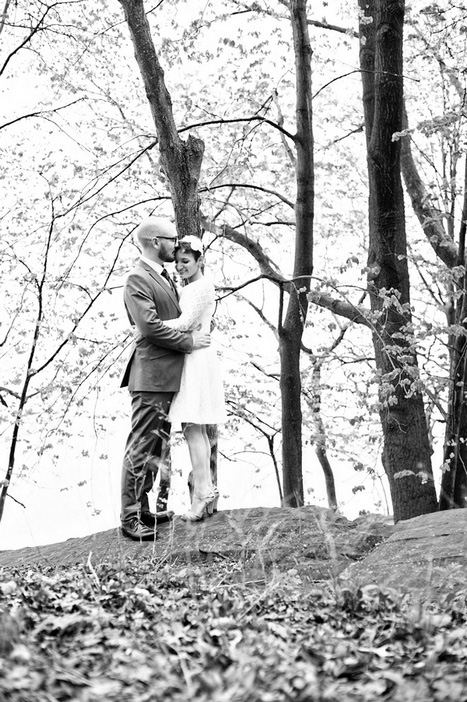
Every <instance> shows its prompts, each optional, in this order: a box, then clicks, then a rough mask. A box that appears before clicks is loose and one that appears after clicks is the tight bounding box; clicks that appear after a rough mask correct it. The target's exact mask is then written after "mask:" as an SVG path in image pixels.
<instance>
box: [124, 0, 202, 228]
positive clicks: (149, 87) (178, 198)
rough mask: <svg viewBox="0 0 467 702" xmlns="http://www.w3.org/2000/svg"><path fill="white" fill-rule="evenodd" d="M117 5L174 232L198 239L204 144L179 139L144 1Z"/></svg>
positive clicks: (130, 1) (139, 0) (126, 0)
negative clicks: (131, 51)
mask: <svg viewBox="0 0 467 702" xmlns="http://www.w3.org/2000/svg"><path fill="white" fill-rule="evenodd" d="M119 2H120V4H121V5H122V7H123V10H124V13H125V19H126V21H127V24H128V27H129V30H130V34H131V38H132V41H133V46H134V50H135V58H136V61H137V63H138V66H139V69H140V72H141V76H142V78H143V82H144V87H145V90H146V96H147V99H148V102H149V105H150V108H151V113H152V116H153V119H154V123H155V125H156V131H157V135H158V138H159V149H160V154H161V166H162V169H163V171H164V175H165V176H166V178H167V179H168V182H169V185H170V193H171V196H172V202H173V206H174V212H175V220H176V226H177V231H178V233H179V235H180V236H183V235H187V234H191V235H194V236H200V235H201V219H200V201H199V195H198V184H199V177H200V172H201V165H202V161H203V155H204V143H203V141H202V140H201V139H198V138H196V137H194V136H192V135H190V136H189V137H188V138H187V140H186V141H183V140H182V139H181V138H180V137H179V134H178V131H177V127H176V125H175V121H174V117H173V110H172V100H171V97H170V94H169V92H168V90H167V87H166V85H165V81H164V71H163V69H162V67H161V65H160V63H159V59H158V56H157V53H156V50H155V47H154V42H153V40H152V36H151V30H150V27H149V22H148V20H147V17H146V12H145V8H144V2H143V0H119Z"/></svg>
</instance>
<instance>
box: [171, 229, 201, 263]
mask: <svg viewBox="0 0 467 702" xmlns="http://www.w3.org/2000/svg"><path fill="white" fill-rule="evenodd" d="M179 251H183V252H184V253H189V254H192V255H193V256H194V259H195V261H198V260H199V259H200V258H201V256H202V255H203V244H202V243H201V239H200V238H199V237H197V236H192V235H191V234H190V235H189V236H184V237H183V239H179V241H178V244H177V246H176V247H175V254H177V253H178V252H179Z"/></svg>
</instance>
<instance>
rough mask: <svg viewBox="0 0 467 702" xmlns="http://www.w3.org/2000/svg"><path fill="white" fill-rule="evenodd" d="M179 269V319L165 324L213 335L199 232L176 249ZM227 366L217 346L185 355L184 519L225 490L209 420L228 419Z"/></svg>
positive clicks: (196, 515) (181, 396) (180, 399)
mask: <svg viewBox="0 0 467 702" xmlns="http://www.w3.org/2000/svg"><path fill="white" fill-rule="evenodd" d="M175 261H176V268H177V272H178V274H179V276H180V277H181V279H182V281H183V283H184V287H183V288H182V291H181V294H180V309H181V311H182V313H181V315H180V317H178V318H177V319H170V320H167V321H165V322H164V324H166V325H167V326H170V327H171V328H172V329H178V330H181V331H193V330H195V329H196V330H202V331H203V332H206V333H208V334H209V332H210V329H211V320H212V315H213V313H214V309H215V294H214V285H213V284H212V283H211V282H210V281H209V280H207V279H206V278H205V277H204V275H203V272H202V266H203V250H202V244H201V240H200V239H199V238H198V237H195V236H186V237H183V239H181V240H180V241H179V243H178V246H177V248H176V249H175ZM226 418H227V416H226V410H225V402H224V389H223V385H222V377H221V368H220V363H219V359H218V357H217V353H216V351H215V349H213V348H212V347H207V348H203V349H196V350H195V351H192V353H190V354H186V355H185V363H184V367H183V373H182V379H181V384H180V390H179V392H178V393H176V394H175V396H174V398H173V401H172V404H171V407H170V411H169V421H170V422H171V423H172V425H175V426H176V425H180V424H181V426H182V430H183V433H184V436H185V438H186V441H187V444H188V450H189V452H190V460H191V464H192V467H193V499H192V503H191V508H190V510H189V511H188V512H187V513H186V514H184V515H182V519H183V520H185V521H190V522H198V521H200V520H201V519H203V518H204V516H205V514H212V511H213V503H214V502H215V501H216V500H217V497H218V495H219V492H218V490H217V488H216V487H215V486H213V484H212V478H211V469H210V457H211V446H210V443H209V439H208V436H207V433H206V424H222V423H223V422H225V421H226Z"/></svg>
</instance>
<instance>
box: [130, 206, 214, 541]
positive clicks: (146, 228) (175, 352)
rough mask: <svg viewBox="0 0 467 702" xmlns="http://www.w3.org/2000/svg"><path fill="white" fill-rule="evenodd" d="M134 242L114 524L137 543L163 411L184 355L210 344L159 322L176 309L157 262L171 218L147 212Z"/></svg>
mask: <svg viewBox="0 0 467 702" xmlns="http://www.w3.org/2000/svg"><path fill="white" fill-rule="evenodd" d="M135 242H136V243H137V244H138V247H139V249H140V250H141V259H140V261H139V262H138V264H137V265H136V267H135V268H134V270H133V271H132V272H131V273H130V274H129V276H128V278H127V280H126V283H125V290H124V301H125V307H126V311H127V314H128V317H129V320H130V323H131V325H132V326H134V327H135V341H134V343H133V348H132V353H131V357H130V360H129V362H128V365H127V367H126V370H125V373H124V376H123V380H122V383H121V387H126V386H128V389H129V391H130V395H131V412H132V416H131V431H130V434H129V436H128V440H127V443H126V448H125V455H124V458H123V471H122V509H121V523H122V533H123V534H124V535H125V536H127V537H129V538H130V539H134V540H137V541H141V540H151V539H154V538H155V527H156V522H157V517H158V515H157V514H153V513H152V512H151V511H150V510H149V500H148V493H149V492H150V491H151V489H152V487H153V484H154V479H155V477H156V475H157V472H158V470H159V469H161V470H162V469H163V467H164V466H163V464H164V460H167V441H168V438H169V435H170V424H169V422H168V421H167V414H168V412H169V409H170V404H171V402H172V398H173V395H174V393H175V392H177V391H178V390H179V388H180V379H181V374H182V369H183V362H184V356H185V354H186V353H191V351H193V350H194V349H198V348H205V347H206V346H209V344H210V336H209V335H208V334H200V333H199V332H193V333H190V332H181V331H175V330H174V329H170V327H167V326H165V325H164V324H163V322H164V320H166V319H174V318H175V317H178V316H179V315H180V307H179V304H178V296H177V292H176V290H175V287H174V285H173V284H172V282H171V280H170V277H169V275H168V273H167V271H166V270H165V268H164V263H168V262H172V261H174V259H175V254H174V249H175V245H176V243H177V231H176V229H175V226H174V225H173V224H172V222H170V221H169V220H167V219H162V218H159V217H147V218H146V219H144V220H143V221H142V222H141V223H140V225H139V226H138V227H137V229H136V231H135ZM161 518H162V515H161Z"/></svg>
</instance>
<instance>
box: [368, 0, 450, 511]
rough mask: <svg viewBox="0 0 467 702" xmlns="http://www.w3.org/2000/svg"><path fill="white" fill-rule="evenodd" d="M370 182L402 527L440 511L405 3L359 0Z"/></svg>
mask: <svg viewBox="0 0 467 702" xmlns="http://www.w3.org/2000/svg"><path fill="white" fill-rule="evenodd" d="M359 4H360V9H361V13H362V17H361V20H360V41H361V49H360V67H361V74H362V83H363V107H364V119H365V133H366V144H367V163H368V177H369V206H368V214H369V251H368V292H369V295H370V300H371V310H372V313H373V318H374V320H375V321H374V326H373V334H372V336H373V346H374V350H375V359H376V367H377V369H378V374H379V393H380V418H381V424H382V428H383V437H384V446H383V456H382V460H383V465H384V469H385V471H386V475H387V477H388V480H389V486H390V490H391V496H392V502H393V506H394V518H395V520H396V521H398V520H400V519H406V518H408V517H414V516H416V515H418V514H425V513H427V512H432V511H435V510H436V509H437V507H438V503H437V498H436V491H435V486H434V480H433V473H432V467H431V449H430V444H429V440H428V431H427V424H426V418H425V412H424V405H423V398H422V395H421V393H420V391H419V389H418V379H419V370H418V362H417V355H416V350H415V346H414V344H413V343H412V340H411V327H412V318H411V306H410V282H409V271H408V265H407V241H406V231H405V211H404V194H403V189H402V178H401V167H400V142H399V141H398V140H394V139H393V135H394V134H395V133H396V132H400V130H401V127H402V114H403V97H404V96H403V58H402V48H403V26H404V9H405V6H404V2H403V0H359Z"/></svg>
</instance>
